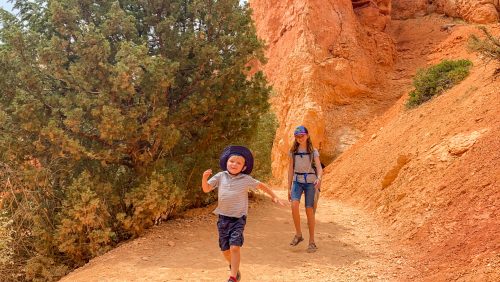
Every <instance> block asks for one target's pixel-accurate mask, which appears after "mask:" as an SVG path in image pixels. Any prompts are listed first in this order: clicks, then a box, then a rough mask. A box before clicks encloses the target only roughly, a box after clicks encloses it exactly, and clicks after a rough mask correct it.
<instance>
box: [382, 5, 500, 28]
mask: <svg viewBox="0 0 500 282" xmlns="http://www.w3.org/2000/svg"><path fill="white" fill-rule="evenodd" d="M393 6H394V9H393V14H392V16H393V18H397V19H404V18H409V17H413V16H415V15H419V14H427V13H429V12H433V11H436V12H440V13H444V14H446V15H448V16H451V17H457V18H463V19H465V20H467V21H469V22H475V23H495V22H498V19H499V11H500V1H499V0H393Z"/></svg>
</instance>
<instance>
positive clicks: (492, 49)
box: [469, 26, 500, 61]
mask: <svg viewBox="0 0 500 282" xmlns="http://www.w3.org/2000/svg"><path fill="white" fill-rule="evenodd" d="M479 29H480V30H482V31H483V33H484V34H485V36H486V38H485V39H480V38H479V37H477V36H475V35H472V36H471V37H470V40H469V48H470V49H471V50H473V51H477V52H480V53H481V54H483V55H484V56H485V57H486V58H490V59H493V60H497V61H500V38H495V37H494V36H493V35H492V34H491V33H490V32H489V31H488V30H487V29H486V28H485V27H484V26H480V27H479Z"/></svg>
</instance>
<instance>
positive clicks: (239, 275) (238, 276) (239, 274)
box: [229, 265, 241, 281]
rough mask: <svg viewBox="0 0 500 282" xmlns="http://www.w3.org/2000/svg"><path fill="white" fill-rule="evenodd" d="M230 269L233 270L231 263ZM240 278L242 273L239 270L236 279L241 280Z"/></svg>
mask: <svg viewBox="0 0 500 282" xmlns="http://www.w3.org/2000/svg"><path fill="white" fill-rule="evenodd" d="M229 270H231V265H229ZM240 280H241V273H240V271H239V270H238V272H237V273H236V281H240Z"/></svg>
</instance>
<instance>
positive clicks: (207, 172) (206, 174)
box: [203, 169, 212, 178]
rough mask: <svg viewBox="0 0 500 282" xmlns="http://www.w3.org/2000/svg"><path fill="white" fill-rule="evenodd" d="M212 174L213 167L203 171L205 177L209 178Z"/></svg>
mask: <svg viewBox="0 0 500 282" xmlns="http://www.w3.org/2000/svg"><path fill="white" fill-rule="evenodd" d="M211 174H212V170H211V169H207V170H205V171H204V172H203V178H208V177H209V176H210V175H211Z"/></svg>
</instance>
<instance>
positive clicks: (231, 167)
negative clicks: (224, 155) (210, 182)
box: [227, 155, 245, 174]
mask: <svg viewBox="0 0 500 282" xmlns="http://www.w3.org/2000/svg"><path fill="white" fill-rule="evenodd" d="M244 168H245V158H244V157H242V156H235V155H233V156H230V157H229V159H228V160H227V171H229V173H231V174H238V173H240V172H241V171H242V170H243V169H244Z"/></svg>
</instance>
